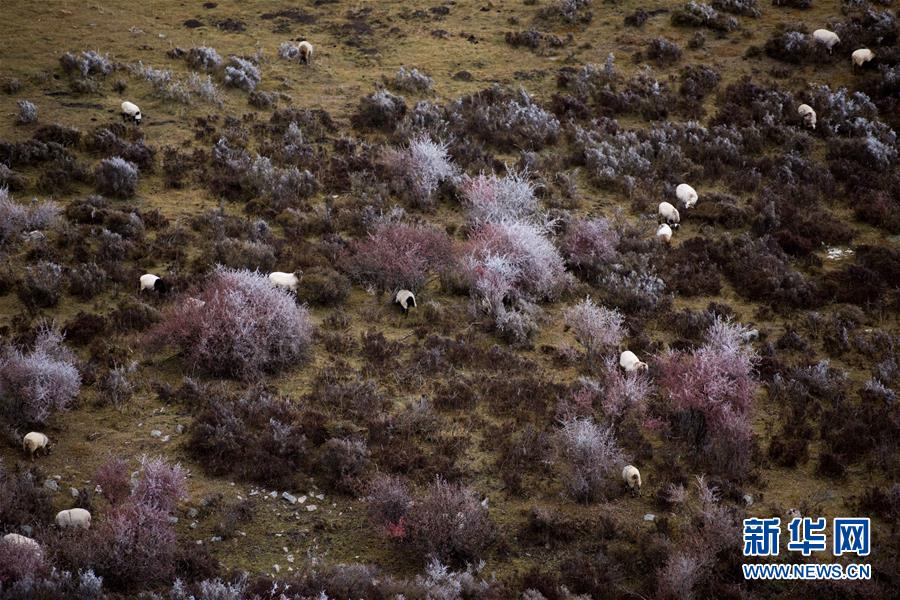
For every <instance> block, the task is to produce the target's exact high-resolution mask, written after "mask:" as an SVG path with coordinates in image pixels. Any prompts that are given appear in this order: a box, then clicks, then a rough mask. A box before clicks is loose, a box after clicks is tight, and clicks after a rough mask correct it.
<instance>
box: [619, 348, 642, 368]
mask: <svg viewBox="0 0 900 600" xmlns="http://www.w3.org/2000/svg"><path fill="white" fill-rule="evenodd" d="M619 366H620V367H622V368H623V369H625V371H627V372H628V373H631V372H632V371H646V370H647V363H645V362H641V361H640V360H638V357H637V355H636V354H635V353H634V352H632V351H631V350H626V351H624V352H623V353H622V354H621V355H620V356H619Z"/></svg>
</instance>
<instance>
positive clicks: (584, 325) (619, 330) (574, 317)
mask: <svg viewBox="0 0 900 600" xmlns="http://www.w3.org/2000/svg"><path fill="white" fill-rule="evenodd" d="M563 318H564V319H565V322H566V327H567V328H570V329H572V332H573V333H574V334H575V339H576V340H578V343H579V344H581V345H582V346H584V349H585V350H586V351H587V358H588V363H589V364H590V365H593V363H594V361H595V360H597V358H599V357H600V355H601V354H602V353H603V352H608V351H610V350H615V349H616V348H617V347H618V345H619V344H620V343H622V338H624V337H625V326H624V322H625V318H624V317H623V316H622V313H620V312H619V311H617V310H610V309H608V308H605V307H603V306H597V305H596V304H594V301H593V300H591V299H590V297H587V298H585V299H584V300H582V301H581V302H579V303H578V304H576V305H574V306H571V307H570V308H568V309H567V310H566V312H565V313H564V315H563Z"/></svg>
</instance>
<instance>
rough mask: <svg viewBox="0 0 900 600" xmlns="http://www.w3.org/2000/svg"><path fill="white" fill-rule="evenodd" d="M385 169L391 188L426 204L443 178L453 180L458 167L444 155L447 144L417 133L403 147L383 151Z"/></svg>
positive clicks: (418, 202) (415, 201)
mask: <svg viewBox="0 0 900 600" xmlns="http://www.w3.org/2000/svg"><path fill="white" fill-rule="evenodd" d="M385 162H386V166H387V168H388V171H389V172H391V173H392V174H393V177H394V179H393V180H392V181H391V187H392V188H393V189H394V190H395V191H396V192H397V193H398V194H400V195H402V196H405V197H406V198H408V199H409V200H410V201H411V202H412V203H413V204H415V205H417V206H429V205H431V204H433V202H434V196H435V192H436V191H437V190H438V187H439V186H440V185H441V183H443V182H444V181H453V180H454V179H455V178H456V177H457V175H458V174H459V169H457V167H456V165H454V164H453V161H452V160H451V159H450V157H449V156H448V155H447V145H446V144H444V143H438V142H434V141H432V140H431V138H429V137H428V136H427V135H420V136H418V137H416V138H414V139H412V140H410V142H409V147H408V148H406V149H403V150H393V149H391V150H388V151H387V152H386V153H385Z"/></svg>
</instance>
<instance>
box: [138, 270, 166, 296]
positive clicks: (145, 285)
mask: <svg viewBox="0 0 900 600" xmlns="http://www.w3.org/2000/svg"><path fill="white" fill-rule="evenodd" d="M144 290H153V291H156V292H159V293H161V294H164V293H166V292H167V291H169V284H167V283H166V282H165V281H164V280H163V278H162V277H159V276H157V275H154V274H153V273H146V274H144V275H141V289H140V291H142V292H143V291H144Z"/></svg>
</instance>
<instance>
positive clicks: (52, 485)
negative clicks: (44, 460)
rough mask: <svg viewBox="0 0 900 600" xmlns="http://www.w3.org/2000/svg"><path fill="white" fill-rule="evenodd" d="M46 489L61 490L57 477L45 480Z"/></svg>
mask: <svg viewBox="0 0 900 600" xmlns="http://www.w3.org/2000/svg"><path fill="white" fill-rule="evenodd" d="M44 489H47V490H50V491H51V492H54V493H55V492H57V491H58V490H59V484H58V483H57V482H56V480H55V479H48V480H47V481H45V482H44Z"/></svg>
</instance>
